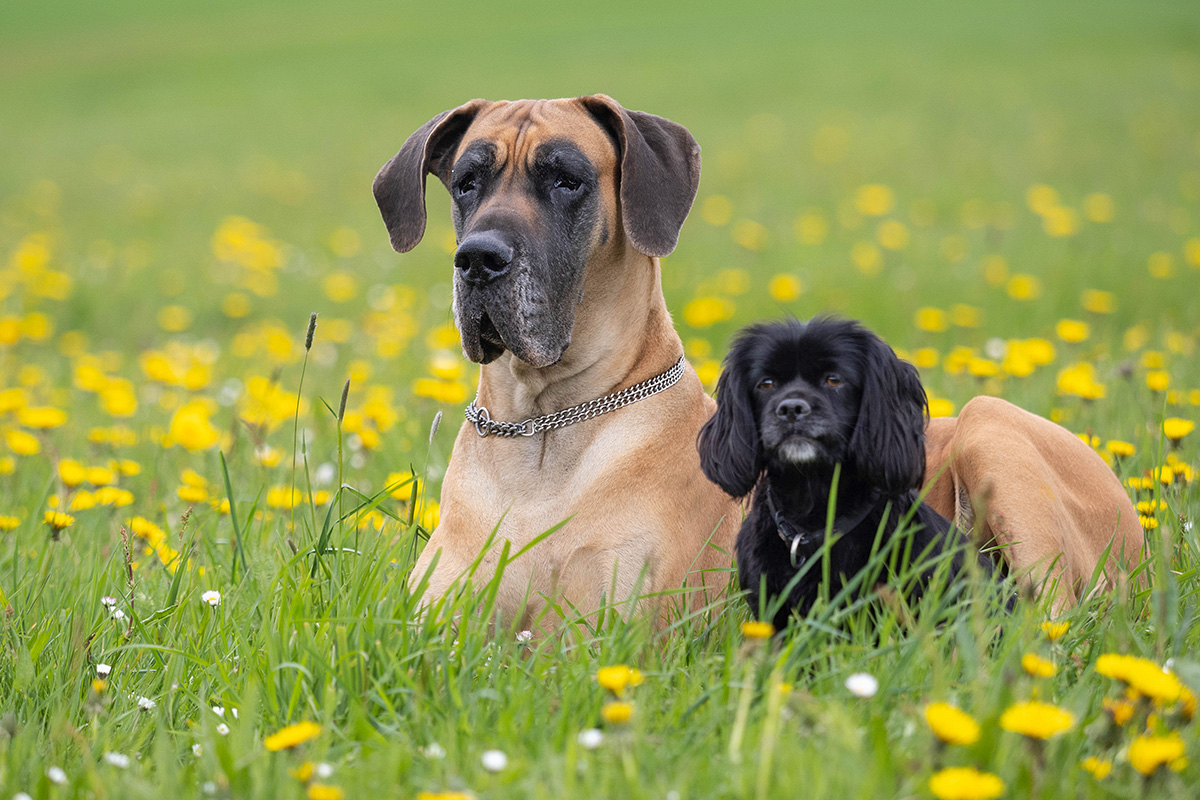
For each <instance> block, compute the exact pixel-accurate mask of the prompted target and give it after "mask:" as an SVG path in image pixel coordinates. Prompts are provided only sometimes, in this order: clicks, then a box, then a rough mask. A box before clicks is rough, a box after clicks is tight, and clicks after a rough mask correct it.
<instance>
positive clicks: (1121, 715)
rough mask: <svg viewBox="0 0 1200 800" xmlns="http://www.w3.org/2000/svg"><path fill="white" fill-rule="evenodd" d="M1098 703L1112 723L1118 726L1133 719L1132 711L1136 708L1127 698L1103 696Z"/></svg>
mask: <svg viewBox="0 0 1200 800" xmlns="http://www.w3.org/2000/svg"><path fill="white" fill-rule="evenodd" d="M1100 704H1101V706H1102V707H1103V708H1104V710H1105V711H1106V712H1107V713H1108V716H1109V719H1111V720H1112V721H1113V724H1114V725H1118V726H1120V725H1124V724H1125V723H1127V722H1129V720H1131V719H1133V712H1134V711H1136V710H1137V709H1135V708H1134V705H1133V703H1131V702H1129V701H1128V700H1122V699H1114V698H1111V697H1106V698H1104V700H1102V701H1101V703H1100Z"/></svg>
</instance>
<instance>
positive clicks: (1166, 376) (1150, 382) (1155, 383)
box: [1146, 369, 1171, 392]
mask: <svg viewBox="0 0 1200 800" xmlns="http://www.w3.org/2000/svg"><path fill="white" fill-rule="evenodd" d="M1170 385H1171V373H1169V372H1167V371H1166V370H1161V369H1156V370H1151V371H1150V372H1147V373H1146V386H1147V387H1148V388H1149V389H1150V391H1152V392H1165V391H1166V390H1167V387H1169V386H1170Z"/></svg>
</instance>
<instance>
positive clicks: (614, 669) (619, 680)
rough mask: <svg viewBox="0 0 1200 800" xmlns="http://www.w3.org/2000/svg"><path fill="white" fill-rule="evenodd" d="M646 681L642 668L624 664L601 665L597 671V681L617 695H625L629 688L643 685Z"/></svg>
mask: <svg viewBox="0 0 1200 800" xmlns="http://www.w3.org/2000/svg"><path fill="white" fill-rule="evenodd" d="M644 681H645V676H644V675H642V672H641V670H638V669H636V668H634V667H627V666H625V665H624V664H616V665H613V666H609V667H601V668H600V669H599V670H597V672H596V682H597V683H599V684H600V685H601V686H603V687H604V688H605V689H608V690H609V691H610V692H612V693H613V694H615V695H617V696H620V695H623V694H624V693H625V689H627V688H629V689H632V688H634V687H637V686H641V685H642V683H643V682H644Z"/></svg>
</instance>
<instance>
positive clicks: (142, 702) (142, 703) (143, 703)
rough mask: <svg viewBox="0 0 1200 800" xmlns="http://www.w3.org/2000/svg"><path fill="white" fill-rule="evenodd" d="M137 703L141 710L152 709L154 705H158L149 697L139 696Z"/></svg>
mask: <svg viewBox="0 0 1200 800" xmlns="http://www.w3.org/2000/svg"><path fill="white" fill-rule="evenodd" d="M137 704H138V708H140V709H141V710H142V711H153V710H154V707H155V706H157V705H158V703H156V702H154V701H153V700H151V699H150V698H149V697H139V698H138V699H137Z"/></svg>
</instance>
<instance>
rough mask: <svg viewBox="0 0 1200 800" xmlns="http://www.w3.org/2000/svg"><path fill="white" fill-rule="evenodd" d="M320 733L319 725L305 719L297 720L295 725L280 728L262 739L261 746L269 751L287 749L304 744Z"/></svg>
mask: <svg viewBox="0 0 1200 800" xmlns="http://www.w3.org/2000/svg"><path fill="white" fill-rule="evenodd" d="M320 733H321V726H320V725H318V724H317V723H315V722H309V721H307V720H305V721H304V722H297V723H296V724H295V725H288V726H287V727H285V728H280V729H279V730H278V731H276V732H275V733H272V734H271V735H270V736H268V737H267V738H266V739H264V740H263V746H264V747H266V748H267V749H268V750H270V751H271V752H276V751H278V750H287V749H289V748H292V747H296V746H297V745H301V744H304V743H305V742H307V741H309V740H310V739H315V738H316V737H317V735H318V734H320Z"/></svg>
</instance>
